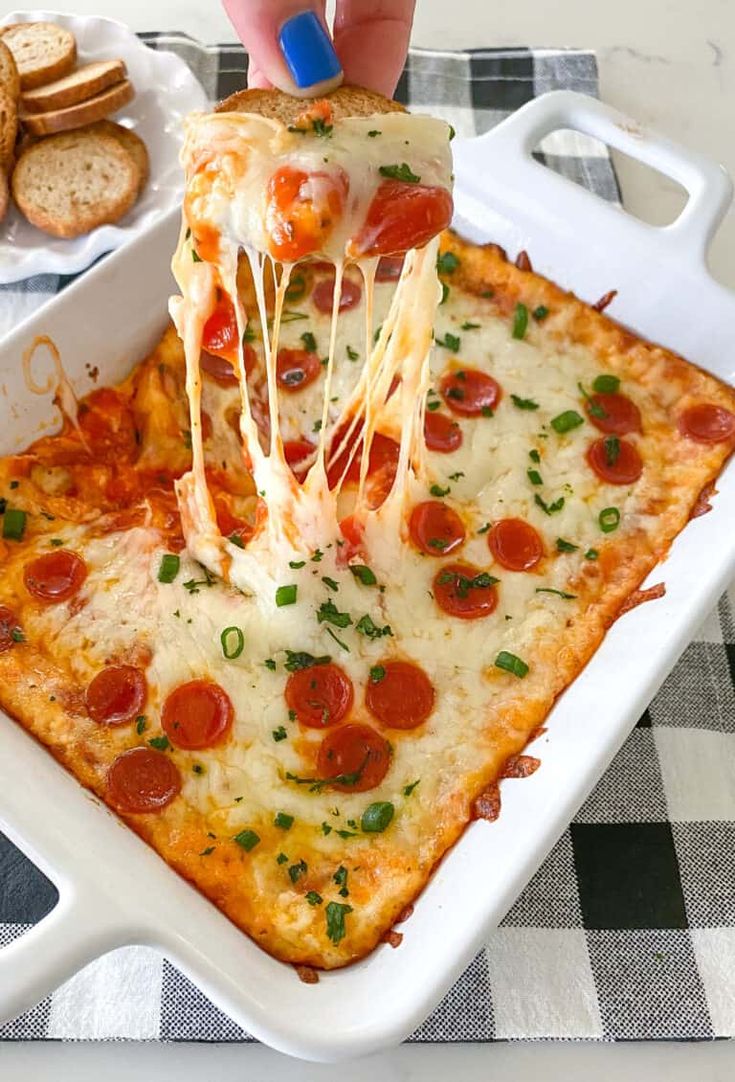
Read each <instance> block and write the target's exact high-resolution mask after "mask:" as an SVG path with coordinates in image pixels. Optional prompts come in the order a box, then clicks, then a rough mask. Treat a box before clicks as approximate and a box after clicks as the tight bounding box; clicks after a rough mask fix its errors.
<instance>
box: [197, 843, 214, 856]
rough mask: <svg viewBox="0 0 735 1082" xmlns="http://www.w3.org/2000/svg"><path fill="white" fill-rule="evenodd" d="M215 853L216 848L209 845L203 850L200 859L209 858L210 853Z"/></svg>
mask: <svg viewBox="0 0 735 1082" xmlns="http://www.w3.org/2000/svg"><path fill="white" fill-rule="evenodd" d="M213 852H214V846H213V845H208V846H207V848H206V849H202V851H201V853H200V854H199V856H200V857H208V856H209V855H210V853H213Z"/></svg>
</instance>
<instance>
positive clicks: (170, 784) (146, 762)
mask: <svg viewBox="0 0 735 1082" xmlns="http://www.w3.org/2000/svg"><path fill="white" fill-rule="evenodd" d="M180 792H181V774H180V773H179V769H178V767H177V766H176V764H175V763H174V762H173V760H172V759H171V757H170V756H169V755H166V754H165V753H164V752H162V751H155V750H154V749H153V748H131V749H130V751H124V752H123V753H122V755H118V757H117V759H115V761H114V762H113V764H112V766H111V767H110V769H109V770H108V771H107V799H108V800H109V802H110V804H112V806H113V807H114V808H117V810H118V811H121V812H127V813H128V814H130V815H144V814H145V813H146V812H158V811H162V810H163V809H164V808H165V807H166V805H167V804H170V803H171V801H172V800H173V799H174V798H175V797H177V796H178V795H179V793H180Z"/></svg>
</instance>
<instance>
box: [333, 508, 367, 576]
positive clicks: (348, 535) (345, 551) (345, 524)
mask: <svg viewBox="0 0 735 1082" xmlns="http://www.w3.org/2000/svg"><path fill="white" fill-rule="evenodd" d="M339 532H340V533H341V534H342V537H343V538H344V540H345V543H344V544H343V545H341V546H340V549H339V554H338V559H339V561H340V563H342V564H347V563H349V561H350V560H351V559H352V558H353V556H357V555H359V554H361V553H362V551H363V538H364V530H363V526H362V523H361V522H360V521H359V520H358V519H356V518H355V516H354V515H348V516H347V518H343V519H342V521H341V522H340V524H339Z"/></svg>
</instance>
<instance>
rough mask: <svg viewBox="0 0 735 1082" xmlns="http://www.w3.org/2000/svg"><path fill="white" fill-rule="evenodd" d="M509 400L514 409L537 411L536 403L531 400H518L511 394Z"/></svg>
mask: <svg viewBox="0 0 735 1082" xmlns="http://www.w3.org/2000/svg"><path fill="white" fill-rule="evenodd" d="M510 400H511V402H512V403H513V405H514V406H515V407H516V409H519V410H537V409H538V402H534V400H533V399H532V398H520V397H519V396H518V395H517V394H512V395H511V396H510Z"/></svg>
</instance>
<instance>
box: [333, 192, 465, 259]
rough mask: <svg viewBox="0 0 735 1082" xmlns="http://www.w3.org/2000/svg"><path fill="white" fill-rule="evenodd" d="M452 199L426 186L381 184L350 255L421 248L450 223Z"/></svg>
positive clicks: (446, 194)
mask: <svg viewBox="0 0 735 1082" xmlns="http://www.w3.org/2000/svg"><path fill="white" fill-rule="evenodd" d="M453 209H454V208H453V204H452V197H451V195H450V194H449V192H448V191H446V189H444V188H436V187H433V186H430V185H428V184H408V183H406V182H404V181H400V180H386V181H384V182H383V183H382V184H381V185H380V187H379V188H378V190H377V192H376V193H375V195H374V196H373V201H372V203H371V204H370V206H369V208H368V212H367V217H366V218H365V223H364V225H363V227H362V229H361V230H360V232H359V233H358V235H357V237H355V238H353V239H352V240H351V241H350V243H349V245H348V250H349V252H350V254H352V255H363V256H371V255H400V254H402V253H403V252H407V251H408V250H409V248H423V246H424V245H425V244H428V242H429V241H430V240H431V238H432V237H435V236H436V235H437V234H438V233H441V231H442V229H446V228H447V226H448V225H449V223H450V222H451V220H452V211H453Z"/></svg>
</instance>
